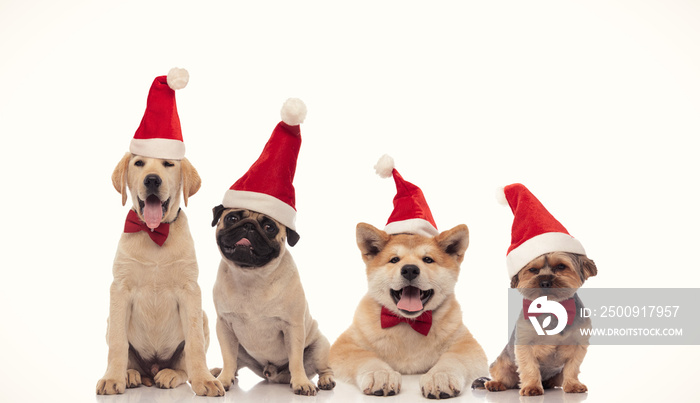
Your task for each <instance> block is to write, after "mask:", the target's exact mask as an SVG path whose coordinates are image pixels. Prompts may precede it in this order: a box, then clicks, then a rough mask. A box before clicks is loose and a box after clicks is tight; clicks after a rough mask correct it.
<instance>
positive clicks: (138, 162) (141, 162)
mask: <svg viewBox="0 0 700 403" xmlns="http://www.w3.org/2000/svg"><path fill="white" fill-rule="evenodd" d="M134 165H136V166H137V167H142V166H143V161H141V160H136V162H134Z"/></svg>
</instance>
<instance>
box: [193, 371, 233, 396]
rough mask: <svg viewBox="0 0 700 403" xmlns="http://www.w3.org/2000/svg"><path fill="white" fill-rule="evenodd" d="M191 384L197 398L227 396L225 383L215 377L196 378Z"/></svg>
mask: <svg viewBox="0 0 700 403" xmlns="http://www.w3.org/2000/svg"><path fill="white" fill-rule="evenodd" d="M190 384H191V385H192V390H193V391H194V393H195V394H196V395H197V396H223V395H224V394H226V392H225V390H224V389H225V388H224V385H223V382H221V381H220V380H218V379H216V378H214V377H213V376H212V377H199V378H194V379H192V380H190ZM229 386H230V385H229Z"/></svg>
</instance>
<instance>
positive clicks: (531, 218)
mask: <svg viewBox="0 0 700 403" xmlns="http://www.w3.org/2000/svg"><path fill="white" fill-rule="evenodd" d="M497 196H498V198H499V201H500V202H501V203H502V204H506V203H507V204H508V205H509V206H510V209H511V210H512V211H513V216H514V217H513V228H512V229H511V243H510V247H509V248H508V253H507V255H506V266H507V268H508V275H509V276H510V277H513V276H514V275H516V274H518V272H519V271H520V270H521V269H522V268H523V267H525V265H526V264H528V263H529V262H530V261H532V260H533V259H535V258H536V257H538V256H541V255H543V254H545V253H550V252H570V253H577V254H580V255H585V254H586V251H585V250H584V249H583V245H581V242H579V241H578V240H577V239H576V238H574V237H572V236H571V235H570V234H569V232H568V231H567V230H566V228H564V226H563V225H562V224H561V223H560V222H559V221H557V219H556V218H554V216H553V215H552V214H551V213H550V212H549V211H547V209H546V208H545V207H544V206H543V205H542V203H541V202H540V201H539V200H537V198H536V197H535V195H533V194H532V193H531V192H530V191H529V190H528V189H527V188H526V187H525V186H524V185H522V184H520V183H514V184H512V185H508V186H506V187H504V188H503V189H502V191H499V192H498V194H497Z"/></svg>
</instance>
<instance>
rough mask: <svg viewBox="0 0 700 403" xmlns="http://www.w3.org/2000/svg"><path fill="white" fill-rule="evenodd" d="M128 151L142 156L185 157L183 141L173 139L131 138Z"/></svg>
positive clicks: (169, 158)
mask: <svg viewBox="0 0 700 403" xmlns="http://www.w3.org/2000/svg"><path fill="white" fill-rule="evenodd" d="M129 151H130V152H131V153H132V154H136V155H141V156H144V157H150V158H162V159H166V160H181V159H183V158H185V143H183V142H182V141H180V140H175V139H161V138H153V139H131V144H129Z"/></svg>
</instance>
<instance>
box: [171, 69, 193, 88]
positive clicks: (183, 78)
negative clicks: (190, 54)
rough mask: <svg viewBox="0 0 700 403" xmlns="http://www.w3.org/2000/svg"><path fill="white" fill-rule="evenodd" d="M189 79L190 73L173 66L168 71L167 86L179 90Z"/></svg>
mask: <svg viewBox="0 0 700 403" xmlns="http://www.w3.org/2000/svg"><path fill="white" fill-rule="evenodd" d="M189 81H190V73H188V72H187V70H185V69H179V68H177V67H173V68H172V69H170V71H169V72H168V87H170V88H172V89H174V90H181V89H183V88H185V87H186V86H187V83H188V82H189Z"/></svg>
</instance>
